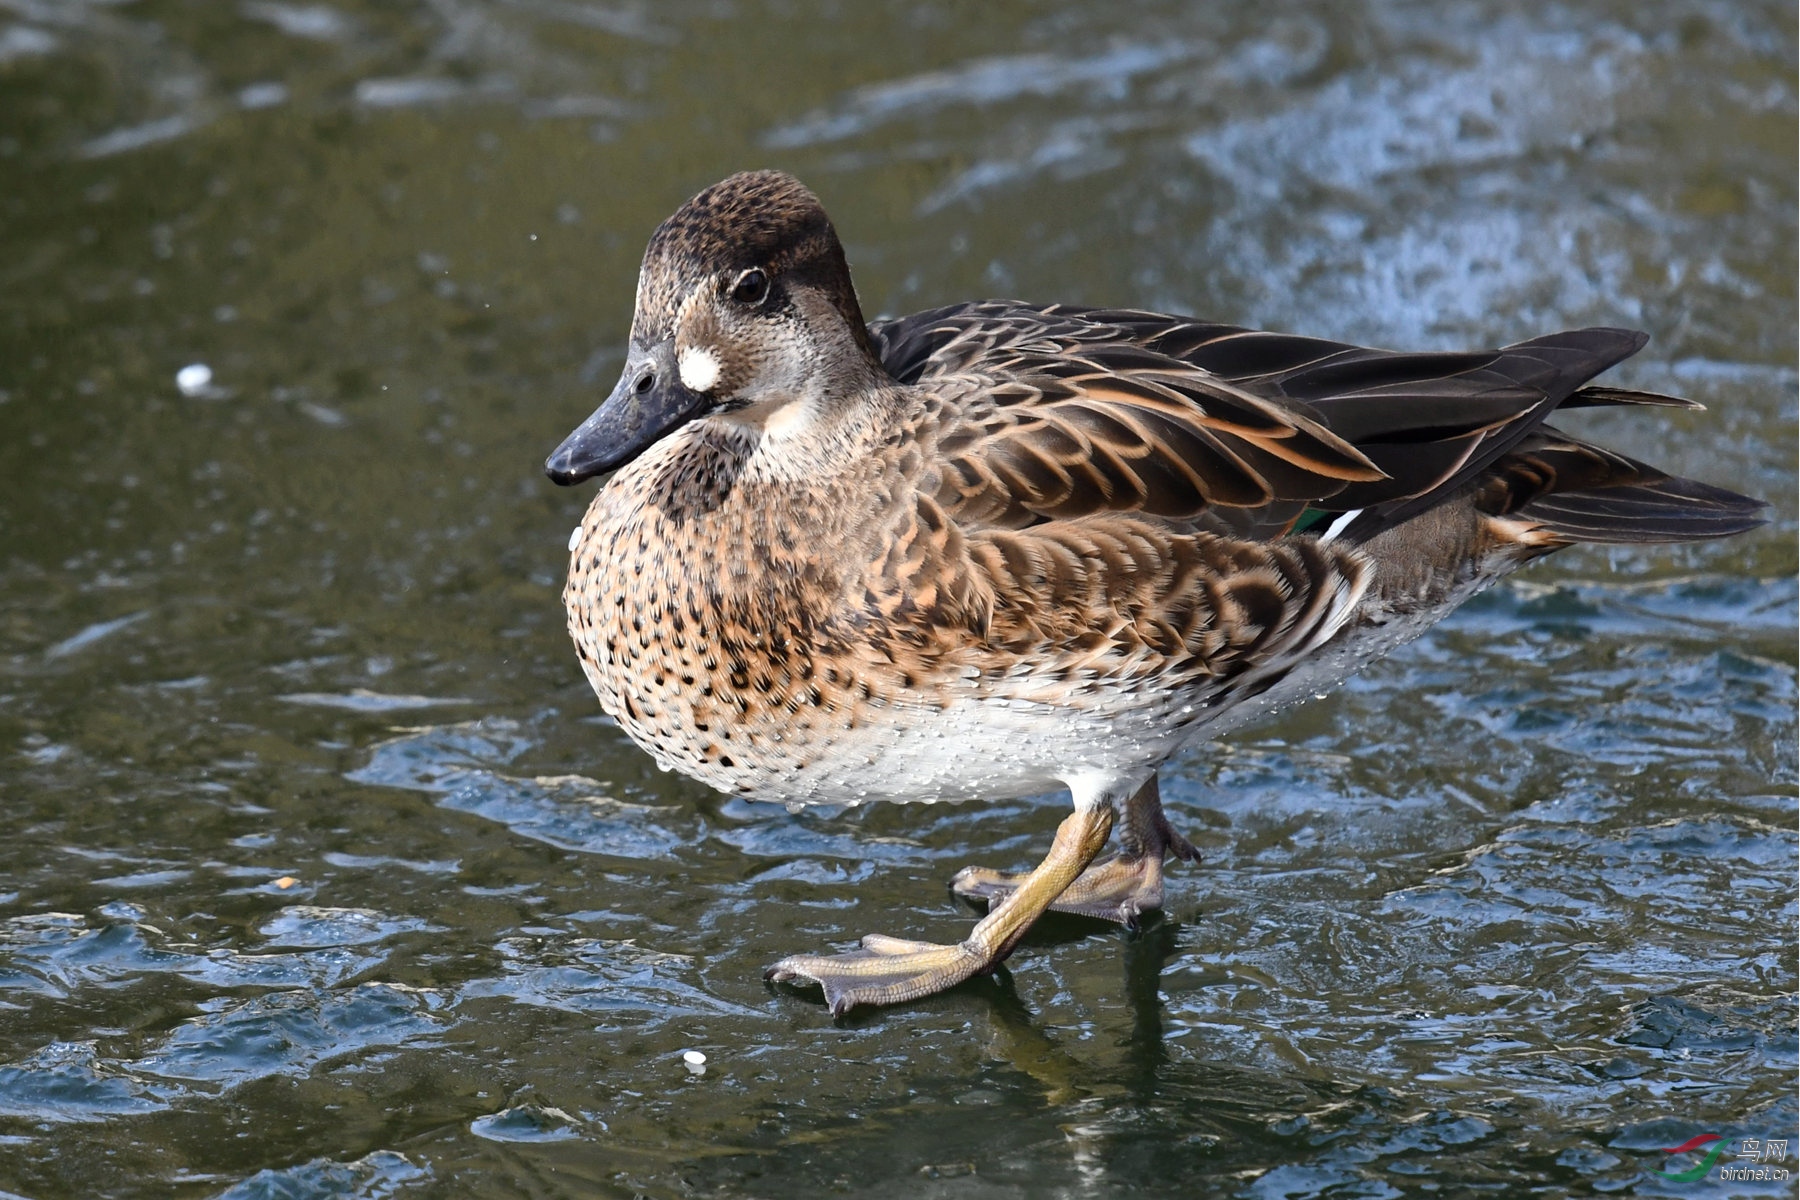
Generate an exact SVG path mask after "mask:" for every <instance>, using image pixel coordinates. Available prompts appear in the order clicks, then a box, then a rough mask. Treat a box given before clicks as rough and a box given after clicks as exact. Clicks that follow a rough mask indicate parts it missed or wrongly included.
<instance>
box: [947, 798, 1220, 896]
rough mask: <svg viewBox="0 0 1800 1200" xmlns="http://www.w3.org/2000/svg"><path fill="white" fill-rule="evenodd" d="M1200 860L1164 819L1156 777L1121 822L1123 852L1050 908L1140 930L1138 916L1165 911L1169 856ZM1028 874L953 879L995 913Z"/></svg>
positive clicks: (971, 870)
mask: <svg viewBox="0 0 1800 1200" xmlns="http://www.w3.org/2000/svg"><path fill="white" fill-rule="evenodd" d="M1166 854H1173V855H1174V856H1175V857H1176V858H1179V859H1181V860H1182V861H1184V862H1195V861H1197V860H1198V859H1199V857H1200V852H1199V851H1198V850H1195V849H1194V847H1193V846H1192V844H1190V843H1189V842H1188V840H1187V839H1186V838H1184V837H1182V836H1181V835H1180V834H1179V833H1176V832H1175V830H1174V829H1173V828H1171V827H1170V825H1169V820H1168V818H1167V817H1165V816H1164V815H1163V807H1162V792H1161V791H1160V790H1159V789H1158V787H1157V783H1156V776H1154V775H1152V776H1151V777H1150V778H1149V779H1148V780H1147V781H1146V782H1145V783H1144V786H1143V787H1140V788H1139V789H1138V790H1137V791H1135V792H1133V793H1132V796H1131V799H1130V800H1127V801H1126V802H1125V816H1124V819H1123V820H1122V821H1121V822H1120V823H1119V852H1118V853H1117V854H1114V855H1112V856H1111V857H1109V858H1107V859H1105V860H1104V861H1102V862H1098V863H1095V864H1094V865H1093V866H1091V867H1089V868H1088V869H1087V870H1086V871H1083V872H1082V873H1081V875H1080V877H1079V878H1077V879H1076V880H1075V882H1073V883H1071V884H1070V885H1069V886H1068V887H1067V888H1066V889H1065V890H1064V891H1063V893H1062V895H1060V896H1058V897H1057V898H1056V899H1055V900H1054V901H1053V902H1052V903H1051V905H1050V908H1051V910H1052V911H1054V912H1064V913H1074V914H1075V915H1077V916H1082V917H1099V918H1100V919H1102V920H1105V921H1117V922H1118V923H1119V924H1121V925H1123V926H1125V927H1126V928H1127V929H1135V928H1136V927H1137V920H1138V914H1140V913H1142V912H1145V911H1147V910H1149V909H1154V908H1161V907H1162V900H1163V891H1162V879H1163V876H1162V863H1163V856H1164V855H1166ZM1028 878H1030V876H1028V875H1012V874H1007V873H1005V872H1002V871H995V870H992V869H990V868H988V867H964V868H963V869H962V870H960V871H958V872H957V873H956V877H955V878H953V879H952V880H951V881H950V887H951V889H952V890H954V891H955V892H956V894H957V895H959V896H961V897H963V898H964V899H967V900H984V901H986V902H987V905H988V908H989V909H990V911H991V910H992V909H993V907H994V905H995V904H997V903H998V902H999V901H1001V900H1003V899H1005V898H1006V897H1007V896H1010V895H1012V893H1013V892H1014V891H1016V890H1017V889H1018V887H1019V886H1020V884H1021V883H1022V882H1023V881H1024V880H1026V879H1028Z"/></svg>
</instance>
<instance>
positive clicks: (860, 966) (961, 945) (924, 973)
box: [763, 933, 999, 1017]
mask: <svg viewBox="0 0 1800 1200" xmlns="http://www.w3.org/2000/svg"><path fill="white" fill-rule="evenodd" d="M998 962H999V959H998V957H997V956H994V955H992V954H984V953H983V952H982V951H981V949H979V948H978V947H976V946H972V945H970V944H969V943H967V942H958V943H957V944H956V945H954V946H940V945H938V944H937V943H935V942H914V941H908V940H907V939H905V938H896V937H887V936H885V935H883V934H879V933H872V934H869V935H868V936H867V937H865V938H863V940H862V949H860V950H852V951H850V952H849V953H847V954H792V955H789V956H788V957H787V958H784V959H782V960H781V961H780V962H778V963H775V964H774V965H773V966H771V967H769V968H768V969H767V970H765V971H764V972H763V978H764V979H766V980H768V981H769V982H771V983H788V982H792V981H794V980H799V979H805V980H810V981H811V982H813V983H816V984H818V985H819V986H820V987H821V988H822V989H824V992H825V1004H826V1006H827V1007H828V1008H830V1009H831V1014H832V1015H833V1016H837V1017H841V1016H843V1015H844V1014H845V1013H847V1012H849V1011H850V1010H851V1009H853V1008H856V1007H857V1006H859V1005H883V1004H904V1003H906V1002H907V1001H908V1000H917V999H919V998H920V997H922V996H930V995H933V994H935V993H937V992H941V991H944V990H946V989H947V988H953V987H955V986H956V985H957V984H959V983H961V982H963V981H964V980H965V979H969V978H972V977H973V976H975V975H979V974H982V973H984V972H986V971H989V970H992V969H993V968H994V966H996V965H997V964H998Z"/></svg>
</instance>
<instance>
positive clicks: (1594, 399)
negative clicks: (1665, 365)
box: [1561, 386, 1706, 412]
mask: <svg viewBox="0 0 1800 1200" xmlns="http://www.w3.org/2000/svg"><path fill="white" fill-rule="evenodd" d="M1615 404H1635V405H1640V406H1642V407H1645V408H1686V409H1691V410H1693V411H1694V412H1705V411H1706V405H1704V404H1702V403H1700V402H1699V401H1698V400H1689V399H1687V398H1686V397H1685V396H1665V395H1664V394H1663V393H1661V392H1640V391H1637V390H1635V389H1632V388H1616V387H1601V386H1595V387H1584V388H1582V389H1581V390H1580V391H1578V392H1576V393H1575V394H1574V395H1573V396H1570V397H1569V398H1568V399H1567V400H1564V401H1563V402H1562V405H1561V407H1563V408H1600V407H1603V406H1607V407H1610V406H1612V405H1615Z"/></svg>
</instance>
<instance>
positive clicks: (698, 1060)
mask: <svg viewBox="0 0 1800 1200" xmlns="http://www.w3.org/2000/svg"><path fill="white" fill-rule="evenodd" d="M681 1061H682V1062H684V1063H686V1064H687V1065H688V1066H690V1067H704V1066H705V1065H706V1055H704V1054H702V1053H700V1051H698V1050H689V1051H688V1052H687V1053H685V1054H683V1055H682V1056H681Z"/></svg>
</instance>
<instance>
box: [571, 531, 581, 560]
mask: <svg viewBox="0 0 1800 1200" xmlns="http://www.w3.org/2000/svg"><path fill="white" fill-rule="evenodd" d="M580 544H581V526H579V525H577V526H576V527H575V528H573V529H571V530H569V553H570V554H573V553H575V547H576V546H579V545H580Z"/></svg>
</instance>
